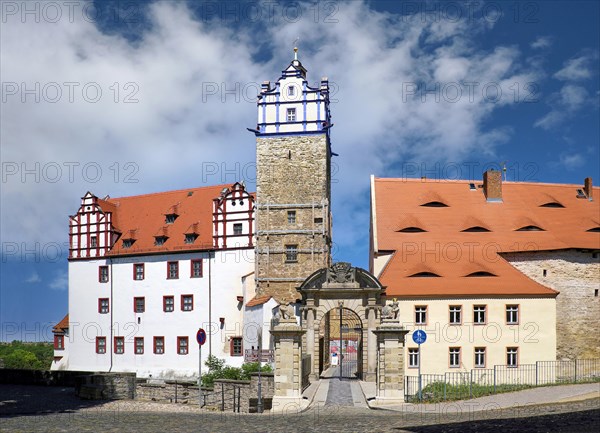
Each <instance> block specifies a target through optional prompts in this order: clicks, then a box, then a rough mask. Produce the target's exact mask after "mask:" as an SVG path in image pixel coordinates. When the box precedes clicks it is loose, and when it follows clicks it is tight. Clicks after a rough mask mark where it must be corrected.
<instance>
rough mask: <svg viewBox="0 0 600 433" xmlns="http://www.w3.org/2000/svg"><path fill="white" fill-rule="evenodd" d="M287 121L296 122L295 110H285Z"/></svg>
mask: <svg viewBox="0 0 600 433" xmlns="http://www.w3.org/2000/svg"><path fill="white" fill-rule="evenodd" d="M287 121H288V122H295V121H296V109H295V108H288V109H287Z"/></svg>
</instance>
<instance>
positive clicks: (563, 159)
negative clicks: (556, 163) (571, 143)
mask: <svg viewBox="0 0 600 433" xmlns="http://www.w3.org/2000/svg"><path fill="white" fill-rule="evenodd" d="M559 159H560V164H561V165H563V166H564V167H565V168H566V169H567V170H574V169H576V168H579V167H581V166H582V165H583V164H584V163H585V158H584V157H583V155H581V154H579V153H564V154H562V155H560V158H559Z"/></svg>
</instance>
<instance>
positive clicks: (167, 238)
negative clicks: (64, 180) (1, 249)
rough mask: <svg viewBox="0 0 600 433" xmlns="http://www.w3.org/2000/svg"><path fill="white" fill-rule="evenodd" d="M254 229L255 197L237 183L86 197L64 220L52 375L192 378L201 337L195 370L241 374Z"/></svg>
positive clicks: (252, 259) (194, 372)
mask: <svg viewBox="0 0 600 433" xmlns="http://www.w3.org/2000/svg"><path fill="white" fill-rule="evenodd" d="M253 222H254V196H253V195H252V194H250V193H248V192H247V191H246V190H245V187H244V185H243V184H240V183H236V184H234V185H231V186H226V185H218V186H212V187H204V188H191V189H185V190H179V191H169V192H162V193H156V194H147V195H140V196H134V197H123V198H109V197H106V198H104V199H99V198H98V197H96V196H94V195H93V194H91V193H89V192H88V193H87V194H86V195H85V196H84V197H83V198H82V199H81V206H80V208H79V210H78V211H77V213H76V214H75V215H73V216H72V217H71V218H70V230H69V237H70V257H69V314H68V318H65V319H64V320H63V321H62V322H61V324H60V326H59V325H57V327H56V331H55V361H54V362H53V365H52V368H53V369H55V370H58V369H66V370H83V371H124V372H137V374H138V376H141V377H148V376H150V375H152V376H153V377H163V378H169V377H185V376H193V375H195V374H197V371H198V350H199V349H198V344H197V342H196V332H197V331H198V329H199V328H201V327H202V328H204V329H205V330H206V333H207V342H206V344H205V345H204V346H203V350H202V358H203V360H202V362H203V363H204V361H205V360H206V358H207V357H208V356H209V354H212V355H215V356H217V357H219V358H223V359H225V360H226V362H227V363H228V364H230V365H238V366H239V365H241V363H242V362H243V350H244V342H243V337H244V330H243V306H244V304H245V301H246V298H245V291H246V287H247V286H249V287H250V288H252V287H253V280H254V275H253V271H254V249H253V242H254V239H253V236H254V228H253ZM247 281H251V283H247ZM249 296H250V297H252V296H254V292H253V290H252V291H251V293H250V295H249ZM248 299H249V298H248ZM65 340H68V342H67V341H65ZM247 341H248V344H251V343H252V341H251V340H247Z"/></svg>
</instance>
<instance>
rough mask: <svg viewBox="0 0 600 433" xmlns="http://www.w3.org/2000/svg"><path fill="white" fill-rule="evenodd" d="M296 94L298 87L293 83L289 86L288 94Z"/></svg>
mask: <svg viewBox="0 0 600 433" xmlns="http://www.w3.org/2000/svg"><path fill="white" fill-rule="evenodd" d="M295 94H296V88H295V87H294V85H293V84H291V85H290V86H288V96H294V95H295Z"/></svg>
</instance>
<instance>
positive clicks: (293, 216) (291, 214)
mask: <svg viewBox="0 0 600 433" xmlns="http://www.w3.org/2000/svg"><path fill="white" fill-rule="evenodd" d="M288 224H296V211H295V210H289V211H288Z"/></svg>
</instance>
